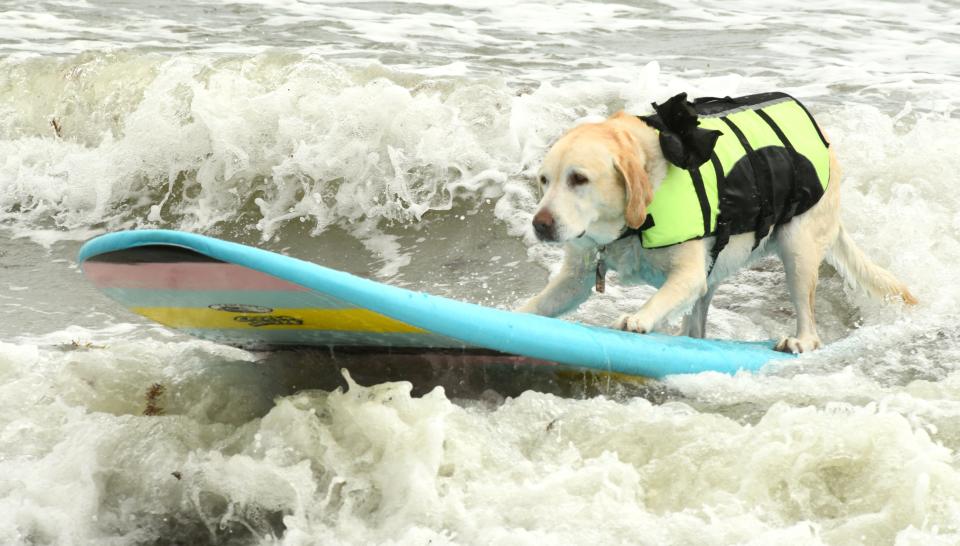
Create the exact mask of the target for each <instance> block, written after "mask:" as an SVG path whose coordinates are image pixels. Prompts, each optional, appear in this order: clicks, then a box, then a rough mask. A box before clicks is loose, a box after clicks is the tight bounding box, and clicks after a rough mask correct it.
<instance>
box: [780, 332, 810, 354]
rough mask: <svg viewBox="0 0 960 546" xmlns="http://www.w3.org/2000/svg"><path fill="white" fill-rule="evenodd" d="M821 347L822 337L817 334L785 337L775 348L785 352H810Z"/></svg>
mask: <svg viewBox="0 0 960 546" xmlns="http://www.w3.org/2000/svg"><path fill="white" fill-rule="evenodd" d="M819 348H820V338H819V337H817V336H803V337H785V338H783V339H781V340H780V341H779V342H778V343H777V346H776V347H774V349H776V350H778V351H780V352H783V353H793V354H795V355H796V354H800V353H809V352H810V351H814V350H816V349H819Z"/></svg>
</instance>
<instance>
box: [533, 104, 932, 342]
mask: <svg viewBox="0 0 960 546" xmlns="http://www.w3.org/2000/svg"><path fill="white" fill-rule="evenodd" d="M685 98H686V96H685V95H683V99H684V100H685ZM714 100H719V99H714ZM728 100H730V99H728ZM687 104H690V103H687ZM654 107H655V108H656V107H657V105H654ZM804 110H805V109H804ZM807 115H809V113H807ZM701 119H702V118H701ZM809 119H810V123H813V126H814V127H817V130H819V127H818V126H816V124H815V122H813V118H812V117H810V118H809ZM696 123H697V122H696V121H694V125H696ZM661 129H662V127H661ZM661 132H662V131H658V130H657V129H656V128H654V127H652V126H651V125H650V123H649V121H647V118H640V117H637V116H634V115H630V114H627V113H624V112H618V113H616V114H614V115H613V116H611V117H610V118H608V119H606V120H605V121H603V122H600V123H586V124H583V125H579V126H577V127H574V128H573V129H571V130H569V131H568V132H567V133H566V134H564V135H563V136H562V137H561V138H560V139H559V140H558V141H557V142H556V143H555V144H554V145H553V146H552V147H551V148H550V150H549V151H548V153H547V154H546V156H545V158H544V160H543V164H542V166H541V168H540V172H539V177H538V178H539V183H540V184H541V185H542V186H543V196H542V198H541V200H540V202H539V204H538V211H537V212H536V214H535V215H534V217H533V227H534V231H535V233H536V235H537V237H538V238H539V239H540V240H541V241H544V242H555V243H562V244H563V245H564V251H565V256H564V261H563V265H562V267H561V269H560V271H559V272H558V273H557V274H556V275H554V276H553V278H551V279H550V281H549V283H548V284H547V286H546V287H545V288H544V289H543V290H542V291H541V292H540V293H539V294H537V295H536V296H534V297H533V298H531V299H530V300H529V301H527V302H526V303H525V304H524V305H523V306H521V307H520V308H519V309H518V311H521V312H528V313H535V314H539V315H546V316H557V315H560V314H563V313H566V312H568V311H570V310H572V309H575V308H576V307H577V306H579V305H580V304H581V303H582V302H584V301H585V300H586V299H587V298H588V297H589V296H590V293H591V291H592V288H593V287H594V285H595V282H596V286H597V289H598V290H601V289H602V279H603V274H604V266H606V267H609V268H610V269H613V270H616V271H617V272H618V274H619V278H620V280H621V281H622V282H624V283H626V284H635V283H647V284H650V285H653V286H654V287H656V288H658V290H657V292H656V293H655V294H654V295H653V296H651V297H650V299H649V300H648V301H647V302H646V303H644V304H643V306H642V307H641V308H640V309H639V310H637V311H636V312H635V313H632V314H625V315H623V316H621V317H620V318H619V320H617V321H616V322H615V324H614V325H613V327H614V328H617V329H621V330H627V331H631V332H637V333H647V332H650V331H652V330H653V329H654V328H656V327H657V326H658V325H659V324H661V323H662V322H663V321H664V319H666V318H667V317H669V316H677V315H679V314H681V313H683V314H685V316H684V319H683V333H684V335H688V336H691V337H703V336H704V332H705V329H706V317H707V310H708V307H709V305H710V300H711V298H712V297H713V295H714V293H715V292H716V290H717V287H718V286H719V285H720V283H721V282H722V281H723V280H724V279H726V278H727V277H729V276H730V275H732V274H734V273H736V272H737V271H738V270H740V269H742V268H744V267H746V266H748V265H750V264H751V263H753V262H755V261H757V260H759V259H760V258H763V257H764V256H768V255H771V254H776V255H777V256H779V258H780V259H781V260H782V261H783V266H784V269H785V271H786V282H787V286H788V288H789V293H790V297H791V300H792V302H793V305H794V308H795V309H796V316H797V329H796V334H795V335H794V336H789V337H784V338H783V339H781V340H780V341H779V342H778V343H777V345H776V349H777V350H780V351H790V352H793V353H803V352H808V351H812V350H814V349H817V348H819V347H820V345H821V342H820V337H819V335H818V334H817V326H816V322H815V320H814V295H815V292H816V286H817V280H818V270H819V266H820V262H821V261H822V260H823V259H824V258H826V259H827V260H828V262H829V263H831V264H832V265H833V266H834V267H835V268H836V269H837V271H838V272H840V274H841V275H842V276H843V277H844V278H845V279H846V280H847V282H849V283H851V284H852V285H854V286H856V287H860V288H861V289H863V290H865V291H866V292H867V293H868V294H870V295H871V296H874V297H880V298H884V297H899V298H901V299H902V300H903V301H904V302H906V303H908V304H913V303H916V300H915V299H914V297H913V295H911V294H910V292H909V290H908V289H907V287H906V286H905V285H904V284H902V283H901V282H900V281H898V280H897V279H896V278H895V277H894V276H893V275H892V274H891V273H890V272H888V271H886V270H884V269H882V268H881V267H879V266H877V265H875V264H874V263H872V262H871V261H870V260H869V259H868V258H867V256H866V255H864V253H863V252H862V251H861V250H860V249H859V248H858V247H857V245H856V244H855V243H854V241H853V240H852V239H851V238H850V236H849V235H848V234H847V232H846V231H845V230H844V228H843V225H842V223H841V222H840V178H841V172H840V168H839V166H838V164H837V160H836V156H835V155H834V152H833V149H832V148H828V149H829V183H828V184H827V187H826V189H823V190H822V192H823V193H822V195H820V196H819V198H818V200H816V202H815V204H813V205H812V206H810V207H809V208H808V209H806V210H805V211H803V212H802V213H799V214H796V215H795V216H793V217H792V218H790V219H789V220H788V221H786V222H783V223H779V224H777V223H774V224H773V225H769V226H764V229H763V231H757V232H747V233H731V234H729V236H728V240H727V241H725V246H724V247H723V249H722V251H721V252H719V254H717V255H716V256H713V255H712V254H711V251H712V249H713V247H714V245H715V244H716V243H717V237H716V234H715V233H704V234H703V236H702V237H699V238H694V239H691V240H687V241H684V242H680V243H678V244H672V245H670V246H665V247H662V248H644V245H643V244H642V243H641V238H640V237H639V236H623V235H624V233H625V231H627V230H629V229H631V228H633V229H634V230H636V229H637V228H641V227H642V226H643V225H644V223H645V221H646V220H647V208H648V207H649V206H650V204H651V202H652V200H653V199H654V196H655V195H656V194H657V191H658V189H659V187H660V184H661V182H662V181H663V180H664V178H665V176H666V174H667V170H668V168H669V167H671V165H670V164H668V161H667V159H666V158H665V154H664V149H663V139H662V138H661V134H660V133H661ZM820 138H821V139H822V140H823V145H824V146H826V147H829V143H828V142H827V140H826V137H825V136H823V133H822V132H821V133H820ZM787 146H788V147H789V144H787ZM826 161H827V160H826V155H824V156H823V163H822V164H823V172H824V174H823V176H824V177H826ZM720 183H722V182H720ZM698 214H699V213H698ZM708 225H709V224H708ZM714 258H715V259H714Z"/></svg>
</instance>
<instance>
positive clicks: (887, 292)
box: [827, 224, 917, 305]
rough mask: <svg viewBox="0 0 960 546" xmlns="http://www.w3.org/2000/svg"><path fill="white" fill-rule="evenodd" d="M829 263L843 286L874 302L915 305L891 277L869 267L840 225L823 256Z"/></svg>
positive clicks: (904, 287)
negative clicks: (888, 300)
mask: <svg viewBox="0 0 960 546" xmlns="http://www.w3.org/2000/svg"><path fill="white" fill-rule="evenodd" d="M827 262H829V263H830V265H832V266H833V267H834V268H836V270H837V271H838V272H839V273H840V275H841V276H842V277H843V278H844V280H846V281H847V283H849V284H851V285H853V286H854V287H857V288H860V289H862V290H864V291H865V292H866V293H867V294H869V295H870V296H872V297H874V298H878V299H883V298H889V297H898V298H900V299H902V300H903V302H904V303H906V304H908V305H915V304H916V303H917V298H916V297H914V295H913V294H911V293H910V290H909V289H908V288H907V285H905V284H904V283H903V282H901V281H900V280H899V279H897V278H896V277H895V276H894V275H893V273H890V272H889V271H887V270H886V269H884V268H882V267H880V266H878V265H877V264H875V263H873V262H872V261H871V260H870V258H868V257H867V255H866V254H865V253H864V252H863V250H861V249H860V247H859V246H857V243H856V242H854V240H853V239H852V238H851V237H850V234H849V233H847V230H846V229H844V227H843V224H841V225H840V232H839V233H838V235H837V240H836V242H835V243H834V245H833V248H832V249H831V251H830V252H829V253H828V254H827Z"/></svg>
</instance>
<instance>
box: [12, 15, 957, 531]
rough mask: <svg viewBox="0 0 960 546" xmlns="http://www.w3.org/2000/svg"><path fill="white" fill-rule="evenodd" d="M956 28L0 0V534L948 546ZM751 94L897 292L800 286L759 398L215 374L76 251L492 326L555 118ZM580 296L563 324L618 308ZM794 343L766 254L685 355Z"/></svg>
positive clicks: (221, 367) (880, 22)
mask: <svg viewBox="0 0 960 546" xmlns="http://www.w3.org/2000/svg"><path fill="white" fill-rule="evenodd" d="M957 21H960V6H958V5H957V4H956V3H955V2H952V1H948V0H943V1H929V2H923V3H903V2H896V1H866V0H854V1H852V2H847V3H844V4H842V5H841V4H837V3H836V2H827V1H824V0H809V1H807V2H803V3H799V4H798V3H796V2H787V1H784V0H775V1H760V0H739V1H729V0H725V1H720V0H697V1H692V0H672V1H663V2H657V1H653V0H635V1H629V2H623V3H614V2H600V1H595V0H580V1H570V2H554V1H546V0H545V1H540V2H536V1H531V2H526V1H519V2H512V1H506V0H494V1H491V2H486V3H482V4H481V3H474V2H466V1H464V0H449V1H442V2H441V1H434V0H421V1H419V2H415V3H403V2H389V1H387V2H379V1H377V2H367V1H353V2H340V3H334V2H306V1H295V0H240V1H233V2H219V1H213V0H198V1H196V2H190V3H173V4H169V3H141V2H137V1H135V0H117V1H112V2H105V1H98V0H51V1H48V2H42V3H37V2H28V1H26V0H0V544H31V545H32V544H55V545H60V544H66V545H73V544H77V545H81V544H114V545H133V544H238V545H240V544H243V545H246V544H290V545H306V544H404V545H406V544H417V545H420V544H530V545H534V544H536V545H540V544H571V545H572V544H584V543H594V544H649V545H687V544H697V545H703V544H709V545H726V544H755V545H761V544H771V543H784V544H791V545H794V544H796V545H821V544H823V545H848V544H852V545H859V544H862V545H877V544H881V545H882V544H889V545H898V546H901V545H904V546H905V545H914V544H915V545H921V544H922V545H924V546H927V545H952V544H958V543H960V455H958V453H960V326H958V324H960V313H958V311H957V309H958V305H960V282H958V280H957V272H958V267H960V191H958V188H960V62H958V59H960V25H958V24H957ZM770 90H782V91H786V92H788V93H791V94H792V95H794V96H796V97H797V98H799V99H801V100H802V101H803V102H804V104H805V105H806V106H807V107H808V108H809V109H810V110H811V111H812V112H813V114H814V115H815V116H816V117H817V119H818V121H819V122H820V123H821V124H822V126H823V127H824V128H825V130H826V132H827V134H828V135H829V137H830V139H831V142H832V146H833V147H834V148H835V150H836V152H837V154H838V157H839V160H840V163H841V165H842V168H843V171H844V181H843V186H842V205H843V213H842V219H843V222H844V224H845V225H846V228H847V230H848V231H849V232H850V234H851V236H852V237H853V238H854V239H855V240H856V241H857V244H858V245H859V246H861V247H862V248H863V249H864V250H865V252H866V253H867V254H868V255H869V256H870V257H871V258H872V259H873V260H874V261H876V262H877V263H878V264H880V265H881V266H883V267H884V268H886V269H889V270H890V271H891V272H893V273H894V274H895V275H896V276H897V277H898V278H900V279H902V280H903V281H904V282H905V283H906V284H907V285H908V286H909V287H910V289H911V291H912V292H913V293H914V294H915V295H916V296H917V298H918V299H919V301H920V303H919V305H917V306H916V307H914V308H904V307H903V306H902V305H899V304H897V303H896V302H877V301H873V300H870V299H868V298H867V297H866V296H864V295H863V294H861V293H859V292H857V291H856V290H853V289H851V288H850V287H847V286H845V285H844V284H843V282H842V280H841V279H840V277H839V276H838V275H837V274H836V272H835V271H834V270H833V269H832V268H831V267H829V266H827V265H824V266H822V268H821V281H820V286H819V290H818V293H817V302H816V312H817V318H818V324H819V329H820V334H821V337H822V338H823V340H824V342H825V344H826V345H825V347H824V348H823V349H822V350H819V351H816V352H814V353H811V354H807V355H803V356H801V357H800V358H798V359H796V360H792V361H789V362H785V363H778V364H775V365H771V366H768V367H767V368H766V369H764V370H763V371H761V372H759V373H756V374H748V373H741V374H737V375H735V376H728V375H721V374H713V373H704V374H697V375H684V376H674V377H669V378H667V379H665V380H663V381H660V382H652V381H651V382H646V383H634V382H623V381H618V380H615V379H613V378H609V377H590V376H587V375H582V374H580V375H578V374H571V375H568V376H566V377H565V378H560V379H557V378H555V377H545V376H544V375H543V374H539V373H536V372H533V371H531V370H529V369H524V368H514V367H512V366H509V365H507V366H493V367H486V368H485V367H483V366H479V365H476V363H464V362H462V361H460V360H458V358H457V357H456V355H452V356H451V355H445V356H438V357H434V358H431V359H421V358H414V357H409V356H403V355H393V356H379V357H376V358H370V357H363V356H358V355H334V356H331V355H329V354H324V353H309V352H285V353H274V354H264V353H255V352H247V351H243V350H240V349H235V348H230V347H224V346H220V345H216V344H212V343H208V342H203V341H199V340H195V339H191V338H187V337H184V336H181V335H178V334H176V333H174V332H172V331H170V330H167V329H164V328H162V327H160V326H157V325H155V324H152V323H148V322H147V321H145V320H142V319H140V318H138V317H136V316H134V315H132V314H130V313H129V312H127V311H125V310H123V309H122V308H120V307H119V306H118V305H117V304H115V303H114V302H112V301H110V300H108V299H107V298H105V297H104V296H103V295H102V294H99V293H98V292H97V291H96V290H95V289H94V288H93V287H92V286H90V285H89V283H87V282H86V281H85V280H84V278H83V276H82V274H81V273H80V271H79V269H78V267H77V264H76V255H77V250H78V249H79V247H80V245H81V244H82V243H83V241H85V240H87V239H89V238H91V237H93V236H96V235H98V234H101V233H105V232H108V231H114V230H120V229H136V228H164V229H180V230H186V231H192V232H198V233H203V234H207V235H212V236H216V237H221V238H225V239H228V240H232V241H237V242H241V243H245V244H250V245H254V246H258V247H262V248H266V249H269V250H273V251H277V252H283V253H285V254H288V255H291V256H295V257H298V258H302V259H306V260H310V261H313V262H317V263H320V264H323V265H326V266H329V267H333V268H336V269H340V270H344V271H348V272H350V273H353V274H357V275H361V276H365V277H369V278H372V279H375V280H378V281H381V282H386V283H389V284H393V285H397V286H403V287H405V288H411V289H415V290H423V291H427V292H431V293H434V294H439V295H443V296H448V297H453V298H457V299H461V300H466V301H471V302H476V303H482V304H485V305H490V306H495V307H500V308H513V307H515V306H517V305H519V304H520V303H521V302H522V301H524V300H525V299H526V298H527V297H529V296H531V295H532V294H534V293H535V292H536V291H537V290H538V289H539V288H541V287H542V286H543V284H544V283H545V282H546V280H547V278H548V277H549V275H550V273H551V272H554V271H556V269H557V268H558V267H559V263H560V257H561V251H560V249H559V248H556V247H553V246H550V245H544V244H539V243H537V242H536V240H535V238H534V237H533V234H532V230H531V229H530V227H529V223H530V218H531V215H532V214H533V212H535V206H536V202H537V200H538V197H539V194H538V190H537V187H536V183H535V180H534V177H535V175H536V172H537V168H538V166H539V161H540V159H541V158H542V156H543V154H544V152H545V151H546V149H547V148H548V147H549V145H550V143H551V142H552V141H553V140H554V139H556V138H557V137H558V136H559V135H560V134H562V132H563V131H564V130H566V129H567V128H569V127H571V126H573V125H575V124H577V123H581V122H584V121H592V120H598V119H602V117H604V116H606V115H609V114H611V113H613V112H616V111H618V110H621V109H625V110H627V111H628V112H632V113H637V114H646V113H649V112H650V103H651V102H653V101H662V100H664V99H666V98H668V97H670V96H672V95H674V94H676V93H678V92H687V93H688V94H689V95H691V96H725V95H730V96H737V95H744V94H749V93H754V92H763V91H770ZM611 277H612V278H610V279H609V280H608V285H607V292H606V293H605V294H602V295H595V296H594V297H593V298H591V300H590V301H589V302H588V303H587V304H585V305H584V306H583V307H582V308H581V309H579V310H578V311H576V312H575V313H573V314H572V315H570V316H569V317H568V318H570V319H571V320H578V321H584V322H588V323H591V324H600V325H606V324H609V323H611V322H612V321H613V320H614V319H615V318H616V317H617V316H619V315H620V314H621V313H625V312H628V311H632V310H635V309H636V308H637V307H638V306H639V305H640V304H642V302H643V301H645V299H646V298H647V297H649V296H650V294H652V289H651V288H648V287H626V286H622V285H620V284H619V283H618V282H617V279H616V276H615V275H612V276H611ZM677 326H678V321H677V320H674V321H673V322H671V323H670V324H668V325H666V326H665V327H664V331H666V332H675V331H676V330H677ZM793 327H794V317H793V311H792V306H791V304H790V302H789V298H788V295H787V292H786V287H785V285H784V283H783V270H782V267H781V266H780V265H779V263H778V262H777V261H775V260H770V261H764V262H762V263H760V264H759V265H758V266H757V267H755V268H753V269H750V270H749V271H744V272H743V273H741V274H740V275H739V276H737V277H736V278H735V279H734V280H733V281H731V282H729V283H727V284H726V285H725V286H723V287H722V288H721V289H720V291H719V292H718V294H717V296H716V298H715V299H714V303H713V308H712V310H711V313H710V316H709V318H708V326H707V333H708V336H710V337H716V338H726V339H743V340H766V339H774V338H777V337H779V336H782V335H786V334H788V333H790V332H791V331H792V329H793ZM342 369H347V370H349V371H348V372H342V371H341V370H342Z"/></svg>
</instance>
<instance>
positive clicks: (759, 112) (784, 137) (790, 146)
mask: <svg viewBox="0 0 960 546" xmlns="http://www.w3.org/2000/svg"><path fill="white" fill-rule="evenodd" d="M754 112H755V113H756V114H757V115H758V116H760V119H762V120H763V121H765V122H766V123H767V125H769V126H770V129H772V130H773V132H774V133H775V134H776V135H777V138H779V139H780V143H781V144H783V146H784V147H785V148H787V149H788V150H790V151H791V152H795V151H796V150H795V149H794V148H793V144H790V139H788V138H787V135H785V134H783V131H782V130H781V129H780V126H779V125H777V122H775V121H773V118H771V117H770V115H769V114H767V113H766V112H764V111H763V110H754Z"/></svg>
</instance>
